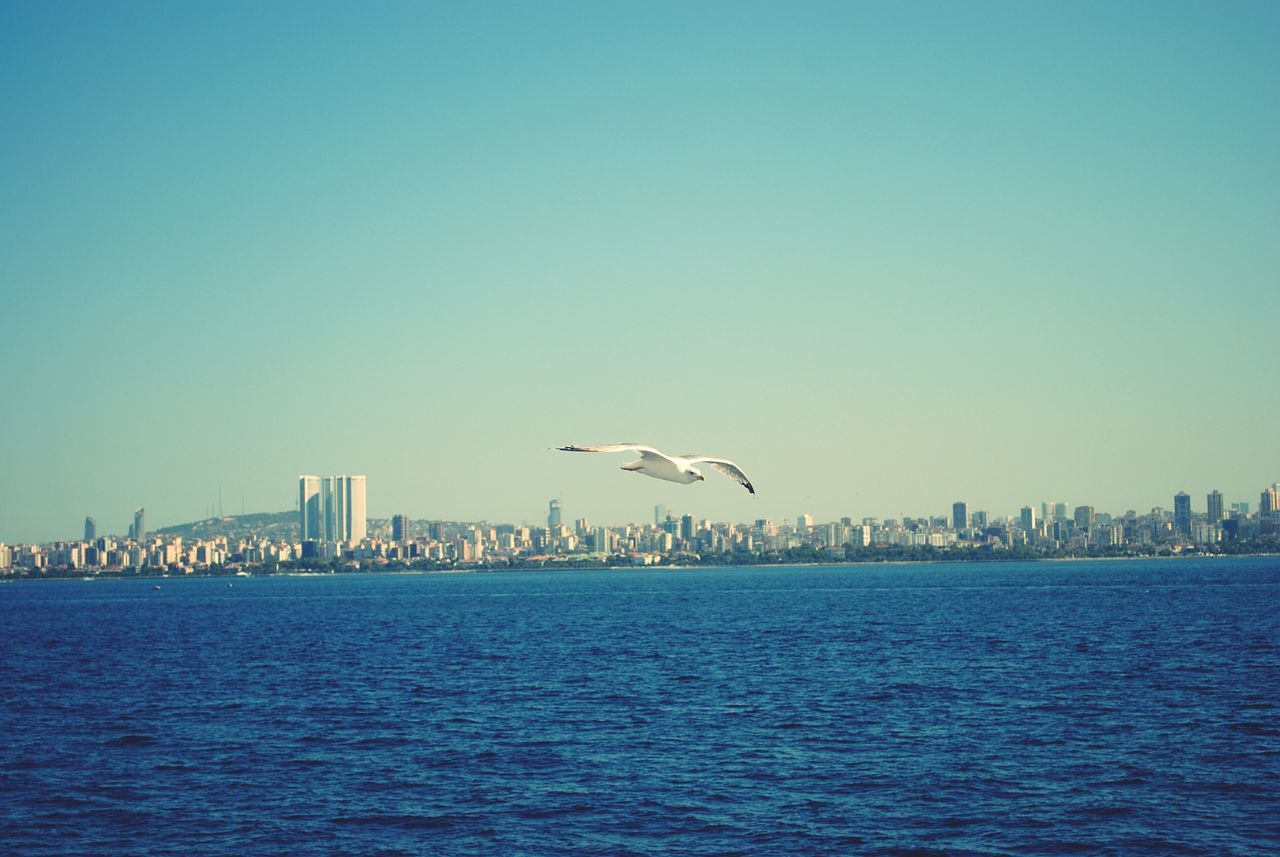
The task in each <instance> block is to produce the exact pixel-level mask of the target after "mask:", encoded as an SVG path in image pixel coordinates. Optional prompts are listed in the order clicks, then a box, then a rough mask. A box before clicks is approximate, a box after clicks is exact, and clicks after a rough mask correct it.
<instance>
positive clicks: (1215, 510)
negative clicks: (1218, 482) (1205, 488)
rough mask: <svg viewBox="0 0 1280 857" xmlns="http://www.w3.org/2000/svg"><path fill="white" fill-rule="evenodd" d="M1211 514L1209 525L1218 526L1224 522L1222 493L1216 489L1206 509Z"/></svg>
mask: <svg viewBox="0 0 1280 857" xmlns="http://www.w3.org/2000/svg"><path fill="white" fill-rule="evenodd" d="M1205 508H1206V509H1207V510H1208V513H1209V523H1211V524H1216V523H1218V522H1219V521H1221V520H1222V518H1223V514H1222V492H1221V491H1218V490H1217V489H1214V490H1213V491H1212V492H1211V493H1210V494H1209V496H1208V498H1207V503H1206V507H1205Z"/></svg>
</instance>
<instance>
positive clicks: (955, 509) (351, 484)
mask: <svg viewBox="0 0 1280 857" xmlns="http://www.w3.org/2000/svg"><path fill="white" fill-rule="evenodd" d="M297 484H298V490H297V500H296V502H295V505H294V508H293V509H292V510H285V509H271V510H256V511H255V512H253V513H252V514H263V513H268V514H282V513H286V512H290V511H291V512H292V514H294V515H295V516H297V522H298V539H299V541H318V542H344V543H350V542H359V541H361V540H362V539H363V538H364V537H365V534H366V533H367V522H368V521H369V520H377V521H388V522H392V526H393V527H395V526H403V527H404V528H406V529H407V528H408V527H409V526H410V525H411V524H412V522H415V521H418V522H427V521H452V522H472V523H481V522H483V523H487V524H500V523H501V524H513V525H520V526H535V527H536V526H544V525H545V526H547V527H556V526H560V525H561V523H562V522H563V520H564V517H563V515H564V507H563V499H562V498H559V497H556V498H552V499H550V500H549V501H544V502H546V505H547V508H548V511H547V512H546V513H544V515H543V516H542V518H541V521H539V516H537V515H530V516H526V517H522V518H513V519H502V518H493V517H478V518H466V517H461V516H456V515H454V516H450V515H443V516H428V515H414V514H411V513H405V512H403V511H402V512H394V513H389V514H385V515H371V514H368V512H367V478H366V477H365V476H364V475H356V476H345V475H344V476H333V477H323V478H321V477H318V476H311V475H303V476H299V477H297ZM322 486H323V487H322ZM375 496H376V494H375ZM1180 498H1185V499H1186V505H1185V507H1181V508H1180V505H1179V500H1180ZM1203 498H1204V502H1203V504H1202V505H1199V506H1198V505H1197V504H1196V502H1195V497H1194V496H1192V495H1191V494H1189V493H1188V492H1186V491H1184V490H1179V491H1177V492H1175V493H1174V494H1172V495H1170V497H1169V503H1168V504H1167V505H1166V504H1163V503H1159V502H1157V503H1153V504H1151V505H1149V506H1143V505H1129V506H1125V507H1123V509H1122V508H1119V507H1114V508H1113V507H1099V506H1096V505H1093V504H1079V505H1077V504H1074V503H1072V502H1070V501H1066V500H1038V501H1033V502H1031V503H1029V504H1024V505H1022V506H1021V507H1019V508H1016V509H995V508H989V507H985V506H982V505H981V504H973V503H970V502H969V501H967V500H956V501H953V502H951V503H949V504H946V508H945V509H941V510H939V509H924V508H920V507H918V506H917V507H913V508H907V509H900V510H897V511H896V512H884V511H881V512H877V513H870V512H866V511H861V512H856V511H855V512H850V511H848V510H846V511H844V512H842V513H840V514H835V515H830V516H824V515H816V516H815V515H814V514H813V513H812V512H808V511H804V512H797V511H795V510H793V511H790V512H787V513H783V514H780V515H774V516H755V517H753V518H744V519H740V520H738V521H736V523H739V524H743V523H747V522H748V521H752V520H754V521H760V520H768V521H772V522H780V521H786V520H790V519H792V518H794V517H796V516H797V514H798V515H799V518H800V519H801V520H802V521H807V522H808V523H807V524H806V525H810V526H811V525H814V524H815V523H822V522H831V521H838V520H842V519H845V518H849V519H853V520H889V519H894V518H897V519H915V518H925V519H928V518H939V517H941V518H944V519H946V520H948V521H949V522H951V526H952V527H953V528H955V529H965V528H966V527H970V526H978V527H981V526H986V524H987V521H988V520H990V521H993V522H994V521H997V520H1002V521H1010V522H1015V523H1018V524H1019V525H1020V526H1021V527H1022V529H1024V530H1025V529H1030V528H1033V527H1034V524H1035V523H1036V522H1049V521H1059V520H1063V521H1073V522H1074V523H1075V524H1076V525H1077V526H1083V527H1085V528H1087V527H1088V526H1089V525H1090V524H1091V523H1092V521H1093V519H1094V517H1095V516H1096V515H1098V514H1105V515H1107V516H1108V517H1121V516H1123V515H1125V514H1127V513H1128V512H1134V513H1136V514H1138V515H1146V514H1149V513H1151V512H1154V511H1156V510H1162V511H1164V512H1166V513H1168V514H1169V515H1171V516H1172V518H1173V520H1174V521H1175V525H1176V526H1177V527H1178V529H1179V531H1180V532H1182V533H1183V534H1184V535H1185V534H1186V532H1187V531H1188V529H1189V528H1188V527H1184V526H1183V525H1182V523H1181V522H1182V521H1183V520H1184V519H1183V517H1182V512H1183V511H1184V510H1185V512H1186V515H1187V517H1186V518H1185V521H1186V522H1187V523H1188V524H1189V522H1190V519H1191V517H1196V518H1200V517H1203V518H1205V519H1207V520H1208V521H1210V522H1214V521H1221V520H1223V519H1224V518H1226V517H1227V514H1226V513H1227V512H1228V511H1230V512H1231V513H1241V514H1249V513H1251V512H1256V513H1257V514H1267V513H1270V512H1276V511H1280V482H1271V483H1268V484H1266V485H1264V487H1262V488H1261V490H1260V491H1256V492H1254V494H1253V495H1252V496H1251V497H1250V498H1249V499H1246V500H1235V499H1231V500H1228V498H1227V495H1225V494H1224V493H1223V492H1221V491H1219V490H1218V489H1216V488H1215V489H1213V490H1210V491H1207V492H1205V493H1204V495H1203ZM688 509H689V507H688V506H685V507H678V506H677V507H672V506H670V505H669V504H664V503H658V504H655V505H654V506H653V507H652V511H651V512H649V513H648V514H640V515H637V516H636V517H632V518H628V519H624V520H608V521H603V520H601V519H600V518H598V517H597V516H596V515H595V514H594V513H593V512H592V511H591V510H589V509H578V510H573V509H571V510H570V512H571V514H570V515H569V518H570V519H571V520H572V519H591V520H593V521H594V522H596V523H598V524H600V525H602V526H605V527H618V526H628V525H635V524H639V523H643V522H644V521H651V522H653V523H655V524H657V523H660V520H661V519H663V518H664V516H666V517H670V516H675V517H686V516H688V515H689V514H690V513H689V511H687V510H688ZM144 516H145V509H143V508H138V509H135V510H134V512H133V519H132V523H130V524H129V526H128V529H127V537H128V538H130V539H134V538H136V535H135V533H136V532H137V528H138V527H139V525H141V527H142V530H141V531H142V533H143V537H144V539H145V536H146V533H147V530H146V525H145V524H144V523H142V522H143V521H144V520H145V517H144ZM314 516H318V518H315V517H314ZM1082 516H1083V518H1082ZM215 517H216V518H221V517H223V516H221V515H218V516H215ZM228 517H230V518H234V517H235V516H234V515H233V516H228ZM694 517H696V518H703V519H709V520H721V521H728V522H734V521H733V520H732V519H730V518H723V517H719V518H717V517H714V516H711V515H708V514H705V513H703V512H698V513H697V514H696V515H694ZM340 518H341V519H342V520H344V521H345V523H341V524H339V523H338V520H339V519H340ZM213 519H215V518H201V519H193V520H190V521H185V520H184V521H172V522H167V523H166V524H163V525H161V528H164V527H167V526H176V525H182V524H187V523H195V522H196V521H198V520H213ZM396 519H402V523H401V524H397V523H395V522H396ZM1029 523H1030V524H1031V525H1032V526H1031V527H1029V526H1028V524H1029ZM83 526H84V539H83V540H84V541H86V542H91V541H93V538H94V537H95V536H97V535H98V530H99V528H98V526H97V519H96V518H95V517H94V516H86V517H85V518H84V519H83ZM102 534H103V535H112V536H126V531H121V532H118V533H117V532H114V531H110V530H102ZM68 540H72V539H71V537H70V536H57V537H55V538H50V539H39V540H36V539H26V540H23V539H8V540H6V539H4V538H0V544H10V545H13V544H44V543H53V542H61V541H68Z"/></svg>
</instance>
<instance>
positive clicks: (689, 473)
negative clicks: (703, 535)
mask: <svg viewBox="0 0 1280 857" xmlns="http://www.w3.org/2000/svg"><path fill="white" fill-rule="evenodd" d="M556 449H558V450H560V451H561V452H638V453H640V458H638V459H637V460H635V461H633V462H631V463H630V464H624V465H622V469H623V470H630V471H632V472H633V473H643V474H644V475H645V476H652V477H653V478H654V479H665V480H667V481H668V482H682V483H684V484H685V485H688V484H690V483H691V482H702V481H703V480H705V479H706V477H705V476H703V475H702V471H700V470H698V468H696V467H694V466H693V465H695V464H709V465H711V466H712V467H714V468H715V469H716V470H719V471H720V472H721V473H723V474H724V475H725V476H728V477H729V478H730V479H732V480H734V481H736V482H737V483H738V484H739V485H741V486H742V487H743V488H746V489H747V490H748V491H750V492H751V493H752V494H754V493H756V489H755V488H753V487H752V485H751V480H750V479H748V478H747V474H745V473H743V472H742V468H741V467H739V466H738V465H736V464H734V463H733V462H732V461H729V460H727V459H724V458H715V457H713V456H710V455H667V454H666V453H665V452H659V451H658V450H656V449H654V448H653V447H652V446H645V445H643V444H639V443H605V444H600V445H599V446H558V447H556Z"/></svg>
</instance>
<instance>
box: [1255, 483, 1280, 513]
mask: <svg viewBox="0 0 1280 857" xmlns="http://www.w3.org/2000/svg"><path fill="white" fill-rule="evenodd" d="M1277 512H1280V482H1277V483H1275V484H1274V485H1272V486H1271V487H1270V488H1264V489H1263V490H1262V494H1261V495H1260V496H1259V497H1258V517H1260V518H1269V517H1271V516H1273V515H1275V514H1276V513H1277Z"/></svg>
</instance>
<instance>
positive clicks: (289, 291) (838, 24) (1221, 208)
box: [0, 0, 1280, 542]
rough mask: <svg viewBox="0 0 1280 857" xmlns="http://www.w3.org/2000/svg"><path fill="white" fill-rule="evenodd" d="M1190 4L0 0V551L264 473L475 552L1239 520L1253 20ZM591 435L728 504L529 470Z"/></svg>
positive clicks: (1266, 76) (264, 495)
mask: <svg viewBox="0 0 1280 857" xmlns="http://www.w3.org/2000/svg"><path fill="white" fill-rule="evenodd" d="M1229 8H1230V13H1224V12H1223V10H1222V9H1221V8H1219V7H1216V6H1212V5H1209V4H1202V3H1190V2H1169V3H1148V2H1136V3H1130V4H1123V5H1117V4H1107V3H1095V2H1083V3H1073V4H1058V5H1052V4H1017V3H1009V2H981V0H980V1H979V2H975V3H969V4H964V5H963V6H960V5H955V4H943V3H924V4H910V5H901V6H895V5H892V4H885V5H877V4H860V3H849V4H834V5H820V4H802V5H800V6H798V7H791V6H783V5H777V6H770V5H767V4H766V5H759V6H751V5H743V4H728V3H714V2H712V3H706V4H699V5H696V6H692V7H691V6H689V5H687V4H662V3H657V4H648V5H646V6H645V7H644V8H643V9H638V8H629V7H623V6H607V5H593V4H574V3H566V4H539V5H536V6H525V7H521V6H517V5H507V4H499V5H495V6H468V5H456V6H449V5H430V4H396V3H388V4H378V5H375V6H373V7H368V8H355V7H343V6H341V5H326V4H319V5H317V6H314V7H310V8H308V11H307V14H306V16H305V18H306V22H305V26H302V27H300V26H299V17H298V13H297V10H296V9H295V8H293V7H291V6H289V5H287V4H282V5H272V6H267V7H263V6H262V5H261V4H251V3H243V2H235V0H232V2H228V3H224V4H219V5H218V6H217V7H216V8H213V7H200V6H181V5H180V6H174V5H172V4H168V5H165V4H158V3H152V2H145V0H144V2H138V3H127V4H126V3H118V2H104V3H100V4H93V5H91V6H77V7H75V8H70V7H65V6H59V5H57V4H38V3H7V4H2V5H0V68H2V69H3V72H4V73H3V74H0V112H2V114H3V115H4V116H5V117H6V119H7V120H8V122H7V125H8V127H10V128H12V129H13V132H12V133H10V134H6V135H3V137H2V138H0V183H3V186H4V187H5V189H6V193H5V194H4V197H3V200H2V201H0V291H2V293H3V305H4V309H5V316H4V317H5V322H6V324H5V327H4V335H3V336H0V365H3V366H4V367H5V372H4V377H3V380H2V381H0V397H3V401H4V403H5V419H4V420H3V421H2V422H0V540H4V541H6V542H17V541H20V540H33V541H43V540H48V539H55V538H58V537H66V536H70V535H75V534H76V533H78V532H79V531H80V529H81V525H80V523H79V522H78V519H79V518H81V517H83V516H85V515H91V516H95V517H96V518H97V520H98V522H99V527H98V529H99V531H106V530H116V529H123V528H124V527H123V525H122V522H124V524H127V521H128V513H129V510H131V509H135V508H138V507H140V506H144V505H145V508H146V510H147V515H146V526H147V528H148V529H155V528H156V527H161V526H164V525H166V524H171V523H178V522H183V521H189V520H196V519H199V518H200V517H202V516H203V515H205V514H206V513H207V510H208V509H210V508H211V507H213V506H214V505H215V501H216V500H217V498H218V495H219V493H220V491H224V492H225V494H226V496H227V497H228V498H239V501H240V502H238V503H236V502H231V503H229V504H228V505H229V506H233V507H236V508H241V509H266V510H271V509H288V508H289V507H291V506H292V505H293V504H294V502H295V496H294V494H295V489H294V488H293V487H292V486H294V485H295V484H296V483H295V481H294V480H296V478H297V476H298V474H300V473H334V474H339V473H362V474H366V475H367V476H368V478H369V479H370V480H371V481H372V482H373V483H374V484H376V485H377V486H378V487H377V490H376V491H375V492H374V494H373V495H371V496H370V498H369V501H370V503H372V504H373V505H372V506H371V508H370V509H369V510H368V511H369V513H370V514H371V515H374V516H378V517H388V516H390V515H392V514H412V515H414V516H415V517H423V518H445V517H449V518H453V517H457V518H463V519H469V520H479V519H490V520H517V521H518V520H529V521H538V520H541V519H543V517H544V515H545V514H546V512H545V509H546V502H547V498H548V497H555V496H560V497H563V498H564V500H565V504H566V508H568V507H569V506H573V507H581V508H586V509H591V510H592V515H593V516H594V517H597V518H599V519H601V520H628V519H634V520H645V519H647V517H648V516H647V514H645V510H647V509H651V508H652V507H653V506H655V505H659V504H663V505H667V506H669V507H671V508H693V507H695V506H696V507H697V508H699V509H701V510H703V512H704V514H708V515H711V516H714V517H716V518H718V519H732V520H754V519H756V518H759V517H766V518H773V519H783V518H786V517H790V516H794V515H795V514H797V513H798V512H799V511H806V510H807V511H809V512H812V513H813V514H814V515H816V516H818V517H819V518H838V517H840V516H842V515H844V514H863V513H865V514H876V515H885V514H887V513H891V512H892V513H898V512H903V511H910V510H912V509H913V508H914V509H921V510H929V511H933V510H936V511H937V512H938V513H940V514H941V513H944V512H945V510H948V509H950V507H951V504H952V503H953V502H955V501H956V499H957V497H960V496H964V497H967V502H968V504H969V509H971V510H976V509H989V510H996V509H999V510H1003V512H1004V513H1005V514H1017V512H1018V510H1020V509H1021V507H1022V506H1024V505H1026V504H1028V503H1036V502H1039V501H1038V500H1036V499H1035V498H1037V497H1042V496H1043V495H1044V494H1048V493H1051V494H1052V495H1053V496H1058V497H1067V498H1076V500H1077V501H1078V502H1079V503H1083V504H1089V505H1093V506H1094V507H1095V508H1096V509H1116V510H1123V509H1127V508H1138V509H1142V508H1149V507H1150V506H1151V505H1154V504H1155V503H1156V502H1159V503H1160V504H1161V505H1165V504H1171V503H1172V500H1171V499H1163V498H1166V497H1171V495H1172V493H1175V492H1176V491H1178V490H1186V491H1188V492H1189V493H1190V494H1191V495H1192V497H1193V499H1194V502H1195V504H1196V505H1197V507H1198V506H1199V505H1200V504H1202V503H1203V502H1204V501H1203V499H1202V498H1203V495H1204V494H1205V493H1207V492H1208V491H1210V490H1212V489H1214V488H1217V489H1219V490H1221V491H1222V492H1223V494H1224V497H1225V498H1226V501H1227V502H1228V503H1230V502H1235V501H1238V500H1240V499H1245V500H1248V501H1249V502H1255V503H1256V492H1257V490H1258V489H1257V485H1258V483H1259V482H1263V483H1270V482H1271V481H1274V480H1275V478H1277V474H1276V473H1274V472H1267V471H1268V469H1269V468H1274V467H1275V466H1276V464H1275V459H1276V455H1275V449H1274V446H1275V444H1274V443H1273V442H1271V440H1270V437H1269V434H1268V429H1269V427H1272V426H1275V425H1277V424H1280V397H1278V396H1276V395H1275V394H1274V388H1275V381H1274V371H1273V370H1272V368H1271V362H1270V361H1269V360H1267V359H1266V358H1265V354H1266V353H1267V351H1268V349H1269V348H1270V343H1272V342H1273V341H1274V337H1275V330H1276V329H1277V324H1278V323H1280V288H1277V287H1276V271H1277V270H1280V246H1278V244H1277V242H1276V241H1275V236H1276V235H1277V234H1280V150H1278V149H1277V147H1276V146H1275V145H1274V141H1275V140H1276V139H1280V100H1278V99H1276V98H1275V90H1276V84H1277V81H1278V80H1280V52H1277V51H1276V50H1275V45H1276V43H1277V41H1278V40H1280V5H1277V4H1274V3H1266V2H1240V3H1233V4H1231V5H1230V7H1229ZM655 308H667V310H668V312H667V314H665V315H664V314H662V312H661V311H658V312H656V314H655ZM650 322H652V323H650ZM633 440H642V441H645V442H648V443H652V444H654V445H656V446H658V447H660V448H663V449H672V450H676V451H678V452H695V453H696V452H699V451H706V450H715V451H716V452H717V453H722V454H723V455H725V456H726V457H728V458H730V459H732V460H734V461H736V462H738V463H739V464H741V465H742V467H743V468H744V469H745V470H746V471H747V472H749V473H750V474H751V476H752V481H753V483H754V485H755V486H756V488H757V489H758V491H759V493H758V495H756V496H755V497H751V496H748V495H747V494H746V492H743V491H742V490H741V489H740V488H738V487H737V486H735V485H733V484H731V483H730V484H718V483H714V482H712V481H710V480H709V481H708V482H706V483H699V484H698V485H696V486H688V487H675V486H667V485H662V484H654V485H641V484H629V485H628V484H625V480H619V479H618V478H617V473H616V472H614V471H613V470H612V469H611V468H609V467H600V466H599V464H600V463H599V462H581V461H572V460H570V461H566V460H563V459H564V458H565V457H564V456H562V455H557V454H556V453H553V452H550V451H549V449H550V448H552V447H556V446H562V445H565V444H574V443H577V444H582V443H607V442H624V441H633ZM639 481H640V480H632V482H633V483H638V482H639ZM648 481H652V480H648ZM620 482H623V483H624V484H620ZM672 489H674V490H672ZM738 495H741V496H738ZM1155 498H1161V499H1159V500H1156V499H1155ZM217 505H219V506H220V505H221V504H220V503H218V504H217Z"/></svg>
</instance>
